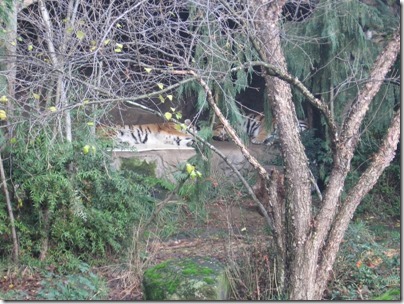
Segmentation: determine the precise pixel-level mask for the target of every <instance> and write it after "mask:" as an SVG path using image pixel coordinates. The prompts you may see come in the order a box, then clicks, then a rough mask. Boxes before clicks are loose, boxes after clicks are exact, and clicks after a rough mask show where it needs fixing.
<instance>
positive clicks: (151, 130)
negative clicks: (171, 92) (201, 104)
mask: <svg viewBox="0 0 404 304" xmlns="http://www.w3.org/2000/svg"><path fill="white" fill-rule="evenodd" d="M188 129H190V130H191V131H192V132H194V133H196V129H195V128H194V127H193V126H192V125H191V121H190V120H189V119H186V120H185V122H184V124H182V126H181V125H179V124H177V123H174V122H165V123H155V124H144V125H132V126H128V125H125V126H120V125H118V126H115V127H100V128H98V130H97V131H98V132H97V133H98V135H100V136H102V137H108V138H111V139H113V140H114V141H115V142H116V143H117V144H122V145H125V146H129V147H136V146H137V145H141V144H144V145H146V144H148V145H158V144H165V145H167V144H168V145H174V146H178V147H190V146H192V144H193V143H194V139H193V137H192V135H191V134H189V133H187V131H186V130H188Z"/></svg>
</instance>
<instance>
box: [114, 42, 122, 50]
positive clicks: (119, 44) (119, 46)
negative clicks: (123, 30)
mask: <svg viewBox="0 0 404 304" xmlns="http://www.w3.org/2000/svg"><path fill="white" fill-rule="evenodd" d="M115 46H116V47H117V48H118V49H121V48H123V44H122V43H115Z"/></svg>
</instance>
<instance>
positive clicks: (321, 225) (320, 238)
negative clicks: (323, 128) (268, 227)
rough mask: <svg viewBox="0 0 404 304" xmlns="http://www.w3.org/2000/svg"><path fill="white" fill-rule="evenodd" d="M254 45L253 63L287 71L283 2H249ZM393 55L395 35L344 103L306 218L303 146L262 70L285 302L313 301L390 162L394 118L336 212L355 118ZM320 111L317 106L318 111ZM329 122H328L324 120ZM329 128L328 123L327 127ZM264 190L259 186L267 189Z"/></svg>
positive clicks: (284, 95) (287, 103) (281, 84)
mask: <svg viewBox="0 0 404 304" xmlns="http://www.w3.org/2000/svg"><path fill="white" fill-rule="evenodd" d="M251 3H252V4H253V5H252V7H253V8H254V9H255V11H254V14H255V15H256V16H257V19H256V20H255V28H256V34H257V38H258V40H257V41H254V42H255V46H256V48H257V50H258V52H259V54H260V56H261V59H262V60H263V61H265V62H267V63H269V64H270V65H272V66H275V67H276V69H278V70H279V71H280V73H284V74H287V72H286V71H287V68H286V61H285V57H284V54H283V52H282V49H281V44H280V35H279V25H278V23H279V17H280V14H281V10H282V6H283V5H284V4H285V1H271V2H267V1H264V0H251ZM399 50H400V37H399V31H397V32H396V33H395V35H394V38H393V39H392V41H391V42H390V43H389V45H388V46H387V47H386V49H385V51H384V52H383V53H382V54H380V55H379V57H378V58H377V60H376V62H375V64H374V67H373V69H372V72H371V75H370V77H369V78H370V79H371V80H372V81H371V82H369V83H368V84H366V85H365V86H364V87H363V89H362V90H361V92H360V93H359V94H358V96H357V98H356V99H355V101H354V102H353V104H352V108H351V112H350V115H349V116H348V117H347V119H346V121H345V122H344V124H343V128H342V131H341V134H340V135H339V134H338V133H337V132H334V133H333V134H332V139H333V141H332V142H333V147H332V149H333V152H334V164H333V170H332V173H331V176H330V179H329V182H328V184H327V188H326V191H325V193H324V198H323V200H322V208H321V209H320V211H319V213H318V215H317V216H316V217H315V218H314V216H313V215H312V214H311V211H310V210H311V203H312V202H311V195H310V184H309V169H308V162H307V158H306V156H305V153H304V147H303V145H302V143H301V141H300V138H299V136H298V131H297V128H296V123H295V122H297V118H296V113H295V109H294V105H293V102H292V94H291V90H290V86H289V84H288V83H287V82H285V81H283V80H281V79H279V78H278V77H273V76H270V75H274V73H273V69H272V70H271V69H269V68H267V69H266V72H267V75H266V76H265V80H266V87H267V90H268V92H269V93H268V94H269V101H270V103H271V107H272V110H273V114H274V117H275V119H276V121H277V126H278V130H279V135H280V144H281V152H282V156H283V158H284V162H285V172H284V174H285V195H286V197H285V202H284V203H285V223H286V225H285V227H284V230H283V231H281V232H279V233H278V234H279V235H283V237H284V239H285V240H287V241H286V242H285V248H286V259H285V263H284V269H285V282H284V283H285V284H284V293H285V294H287V295H288V297H289V299H293V300H317V299H321V297H322V294H323V291H324V289H325V288H326V284H327V280H328V271H329V270H331V269H332V264H333V263H334V260H335V257H336V254H337V252H338V249H339V244H340V243H341V241H342V238H343V235H344V233H345V231H346V228H347V227H348V224H349V221H350V219H351V217H352V215H353V212H354V211H355V209H356V207H357V205H358V204H359V203H360V201H361V199H362V198H363V196H364V195H365V194H366V193H367V192H368V191H369V190H370V189H371V187H372V186H373V185H374V183H376V181H377V179H378V177H379V176H380V174H381V173H382V172H383V170H384V169H385V167H386V166H388V164H389V163H390V162H391V160H392V158H393V156H394V153H395V149H396V147H397V143H398V140H399V128H398V125H399V123H398V121H399V117H400V115H399V113H397V114H396V116H395V118H394V120H393V121H392V125H391V128H390V129H389V132H388V135H387V137H386V139H385V141H384V143H383V145H382V146H381V147H380V150H379V152H378V153H377V154H376V155H375V156H374V158H373V162H372V164H371V165H370V166H369V168H368V170H367V171H366V172H365V173H364V174H363V175H362V177H361V178H360V180H359V182H358V184H357V185H356V186H355V187H354V189H353V190H351V192H350V193H349V194H350V195H349V196H348V198H347V199H346V201H345V202H344V203H343V204H341V206H343V207H341V208H340V207H339V201H340V200H341V194H342V190H343V187H344V182H345V179H346V177H347V174H348V172H349V171H350V165H351V160H352V157H353V155H354V151H355V148H356V146H357V143H358V140H359V137H360V132H359V131H360V130H359V127H360V125H361V122H362V120H363V119H364V117H365V114H366V112H367V110H368V108H369V104H370V102H371V101H372V99H373V98H374V96H375V95H376V93H377V92H378V91H379V89H380V86H381V84H382V82H383V79H384V77H385V76H386V74H387V72H388V70H389V69H390V67H391V66H392V64H393V63H394V61H395V59H396V57H397V54H398V52H399ZM320 106H321V108H322V109H321V110H322V112H323V113H324V109H325V112H327V113H329V112H330V111H329V109H328V107H327V105H326V104H325V103H322V102H321V104H320ZM319 108H320V107H319ZM329 121H331V122H332V117H331V120H329ZM332 127H333V128H332V129H333V130H335V126H332ZM269 190H270V189H269V188H267V191H269Z"/></svg>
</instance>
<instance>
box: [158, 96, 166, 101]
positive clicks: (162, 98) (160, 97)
mask: <svg viewBox="0 0 404 304" xmlns="http://www.w3.org/2000/svg"><path fill="white" fill-rule="evenodd" d="M159 99H160V101H161V103H164V102H165V100H164V97H163V96H162V95H159Z"/></svg>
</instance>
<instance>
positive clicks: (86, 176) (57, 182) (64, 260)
mask: <svg viewBox="0 0 404 304" xmlns="http://www.w3.org/2000/svg"><path fill="white" fill-rule="evenodd" d="M24 132H25V129H24V127H23V126H22V127H21V128H20V129H18V130H17V132H16V142H15V143H13V144H12V145H11V146H9V147H8V148H9V150H8V156H7V159H8V160H9V161H8V162H7V163H6V164H5V165H6V171H7V172H12V175H11V180H12V184H14V185H16V187H15V191H14V198H15V200H13V201H14V202H18V201H20V203H19V204H17V205H16V206H14V208H15V210H16V226H17V229H18V233H19V240H20V246H21V253H22V255H25V254H27V255H33V256H36V257H37V256H38V255H39V254H40V253H41V252H42V250H43V247H42V245H43V244H44V243H43V242H44V241H45V240H49V251H48V254H49V255H50V257H49V259H55V260H57V262H58V263H57V264H58V265H69V266H71V268H72V269H73V268H74V267H75V266H74V265H75V263H74V261H75V257H76V256H80V258H81V259H83V260H85V261H88V260H90V259H92V258H94V257H105V256H106V254H107V253H120V252H121V250H122V249H123V248H124V246H125V245H126V243H127V242H128V236H129V235H130V233H131V227H132V225H133V224H135V223H136V222H137V221H139V220H140V219H141V218H142V217H147V215H148V214H150V212H151V210H152V209H153V207H154V201H155V200H154V198H153V197H152V196H151V193H152V192H153V189H154V187H155V186H156V185H157V183H158V182H157V181H156V180H157V179H156V178H151V179H147V178H145V174H148V173H150V170H152V168H151V167H150V168H148V169H147V168H146V167H147V166H143V167H141V168H142V170H140V171H139V170H138V171H136V170H134V168H126V169H123V170H121V171H116V170H110V168H109V165H108V164H109V163H110V162H111V159H110V158H109V156H107V155H106V154H105V152H103V149H102V148H101V147H98V146H97V150H96V151H97V152H96V153H95V154H94V153H89V154H83V153H82V147H83V145H84V144H83V142H74V143H72V144H70V143H66V142H63V141H62V140H60V139H58V138H57V137H56V138H55V137H51V136H50V134H52V132H51V130H48V129H46V128H45V129H41V130H35V129H34V128H33V129H31V134H32V136H29V137H28V138H27V137H24V136H23V134H24ZM35 132H36V133H35ZM85 143H86V142H85ZM145 168H146V169H145ZM161 185H164V183H163V182H162V183H160V186H161ZM165 186H167V187H169V186H170V185H169V184H166V185H165ZM4 212H5V211H4V209H2V211H1V213H0V215H2V214H3V213H4ZM0 228H1V229H2V230H1V232H2V233H1V234H0V237H1V238H2V243H3V244H5V246H4V247H3V248H2V254H4V253H5V252H9V251H10V248H11V247H10V246H11V237H10V232H9V230H8V229H6V228H5V227H1V226H0ZM3 250H4V251H3Z"/></svg>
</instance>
